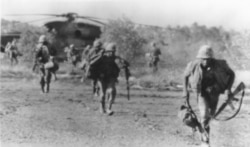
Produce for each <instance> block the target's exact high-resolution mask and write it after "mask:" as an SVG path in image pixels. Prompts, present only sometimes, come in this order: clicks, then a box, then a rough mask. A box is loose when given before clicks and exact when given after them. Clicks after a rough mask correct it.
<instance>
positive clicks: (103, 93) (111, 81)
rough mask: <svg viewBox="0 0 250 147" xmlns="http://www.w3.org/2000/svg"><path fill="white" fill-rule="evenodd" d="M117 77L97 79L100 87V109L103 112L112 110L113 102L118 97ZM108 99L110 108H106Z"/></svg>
mask: <svg viewBox="0 0 250 147" xmlns="http://www.w3.org/2000/svg"><path fill="white" fill-rule="evenodd" d="M116 81H117V79H116V78H113V77H112V78H111V77H110V78H105V79H101V80H97V84H98V87H99V88H100V92H99V97H100V103H101V104H100V109H101V111H102V112H105V111H106V110H107V111H108V112H109V111H111V108H112V104H113V103H114V101H115V97H116V87H115V84H116ZM106 99H107V100H108V108H107V109H106V104H105V101H106Z"/></svg>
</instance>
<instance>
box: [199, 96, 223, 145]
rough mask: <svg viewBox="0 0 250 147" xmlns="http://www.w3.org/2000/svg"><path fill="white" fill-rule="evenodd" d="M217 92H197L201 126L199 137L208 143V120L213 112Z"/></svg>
mask: <svg viewBox="0 0 250 147" xmlns="http://www.w3.org/2000/svg"><path fill="white" fill-rule="evenodd" d="M218 100H219V94H213V93H203V94H201V93H199V94H198V107H199V111H200V122H201V126H202V128H203V131H204V132H203V133H202V134H201V139H202V141H203V142H206V143H209V134H210V126H209V122H210V120H211V118H212V117H213V115H214V114H215V111H216V108H217V104H218Z"/></svg>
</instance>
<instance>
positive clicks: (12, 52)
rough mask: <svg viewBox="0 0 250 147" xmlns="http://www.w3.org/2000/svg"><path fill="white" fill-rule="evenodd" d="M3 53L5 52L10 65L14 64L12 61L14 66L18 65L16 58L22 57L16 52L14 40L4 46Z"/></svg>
mask: <svg viewBox="0 0 250 147" xmlns="http://www.w3.org/2000/svg"><path fill="white" fill-rule="evenodd" d="M5 51H6V52H7V55H8V57H9V58H10V63H11V65H13V64H14V61H15V63H16V64H18V59H17V57H18V56H22V54H21V53H20V52H19V51H18V48H17V45H16V39H13V40H12V42H11V43H10V42H9V43H8V44H7V45H6V48H5Z"/></svg>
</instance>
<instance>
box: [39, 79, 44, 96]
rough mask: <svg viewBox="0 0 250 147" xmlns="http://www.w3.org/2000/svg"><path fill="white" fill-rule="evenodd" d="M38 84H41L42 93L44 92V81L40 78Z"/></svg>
mask: <svg viewBox="0 0 250 147" xmlns="http://www.w3.org/2000/svg"><path fill="white" fill-rule="evenodd" d="M40 85H41V90H42V93H44V92H45V91H44V88H45V82H44V81H43V80H42V81H41V82H40Z"/></svg>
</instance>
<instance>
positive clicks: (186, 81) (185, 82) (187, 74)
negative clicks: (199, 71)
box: [183, 63, 191, 99]
mask: <svg viewBox="0 0 250 147" xmlns="http://www.w3.org/2000/svg"><path fill="white" fill-rule="evenodd" d="M190 74H191V63H188V65H187V67H186V69H185V71H184V78H183V97H185V98H186V99H188V97H189V92H188V85H189V77H190Z"/></svg>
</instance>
